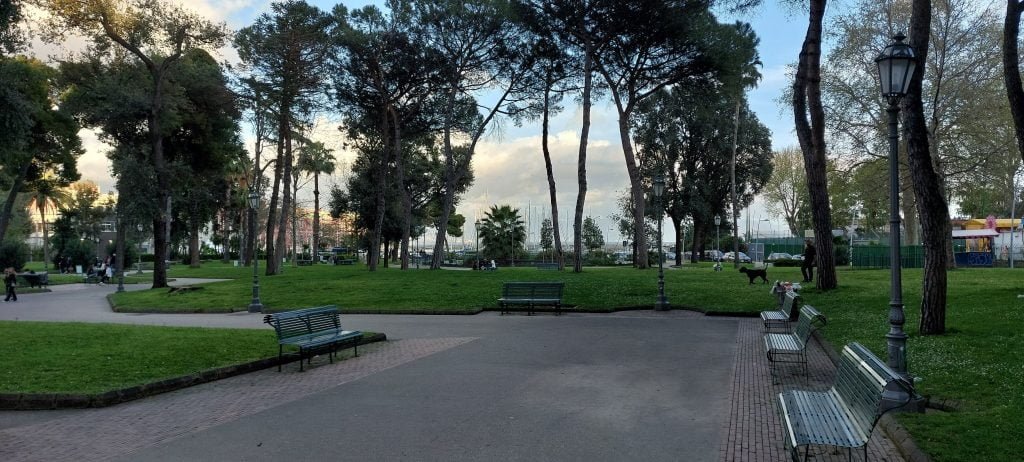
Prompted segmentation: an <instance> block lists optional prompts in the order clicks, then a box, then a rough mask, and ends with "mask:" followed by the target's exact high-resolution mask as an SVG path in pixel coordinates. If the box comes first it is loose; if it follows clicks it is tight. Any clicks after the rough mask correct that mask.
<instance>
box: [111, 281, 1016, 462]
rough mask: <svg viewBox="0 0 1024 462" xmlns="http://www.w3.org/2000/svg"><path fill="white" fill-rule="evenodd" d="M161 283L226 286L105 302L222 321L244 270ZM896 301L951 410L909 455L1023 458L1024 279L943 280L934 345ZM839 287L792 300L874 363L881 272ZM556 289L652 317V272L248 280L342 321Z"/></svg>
mask: <svg viewBox="0 0 1024 462" xmlns="http://www.w3.org/2000/svg"><path fill="white" fill-rule="evenodd" d="M170 276H171V277H201V276H205V277H220V278H237V279H235V280H233V281H229V282H222V283H213V284H209V285H208V286H207V287H206V288H204V289H203V290H199V291H195V292H189V293H184V294H180V295H169V294H167V291H166V290H149V291H142V292H133V293H124V294H116V295H114V300H115V303H116V304H117V306H118V309H119V310H122V311H164V312H226V311H231V310H243V309H245V306H246V304H248V302H249V298H250V296H251V282H252V279H251V276H252V269H251V268H234V267H228V266H225V265H222V264H219V263H212V264H209V263H208V264H206V265H204V268H200V269H189V268H187V267H184V266H181V265H177V266H175V267H174V268H172V270H171V273H170ZM903 276H904V283H903V286H904V287H903V289H904V293H903V300H904V304H905V305H906V314H907V322H906V325H905V330H906V331H907V333H908V334H909V335H910V340H909V343H908V353H909V357H908V361H909V369H910V371H911V373H912V374H913V375H915V376H919V377H921V378H922V381H921V382H920V383H919V384H918V390H919V391H920V392H921V393H923V394H925V395H931V396H935V397H941V398H945V399H953V400H956V401H959V402H960V403H962V408H963V409H962V410H960V411H958V412H949V413H947V412H930V413H929V414H926V415H900V416H899V417H898V418H899V420H900V422H902V423H904V424H905V425H906V426H907V427H908V428H909V429H910V430H911V433H912V434H913V435H914V437H915V439H916V440H917V442H918V444H919V445H920V446H921V447H922V448H923V449H924V450H925V451H926V452H927V453H929V454H930V455H931V456H932V457H934V459H935V460H937V461H944V460H945V461H959V460H986V461H990V460H1019V454H1022V453H1024V362H1022V361H1021V360H1020V358H1019V357H1018V356H1017V355H1018V354H1020V353H1021V352H1022V351H1024V299H1020V298H1017V295H1018V294H1021V293H1024V277H1022V276H1024V272H1021V271H1015V270H1010V269H962V270H954V271H951V272H950V273H949V303H948V309H947V322H946V325H947V327H948V329H949V332H948V333H947V334H946V335H941V336H929V337H921V336H919V335H918V328H917V323H918V321H919V319H920V316H919V310H920V303H921V277H922V273H921V270H919V269H906V270H904V272H903ZM769 277H770V278H771V279H772V280H775V279H781V280H799V279H800V273H799V268H771V269H770V270H769ZM838 277H839V285H840V288H839V289H837V290H834V291H830V292H819V291H817V290H816V289H814V288H813V287H808V288H805V289H804V291H803V295H804V299H805V302H806V303H809V304H811V305H814V306H815V307H817V308H818V309H820V310H821V311H822V312H823V313H824V314H825V315H826V316H827V317H828V320H829V323H828V326H827V327H826V328H825V329H824V330H823V334H824V335H825V336H826V337H827V338H828V340H829V341H830V342H831V343H832V344H833V345H834V346H836V347H840V346H842V345H843V344H845V343H847V342H850V341H858V342H861V343H864V344H865V345H866V346H868V347H869V348H871V349H872V350H874V352H875V353H876V354H878V355H879V357H881V358H885V354H886V350H885V337H884V336H885V333H886V332H888V330H889V326H888V311H889V272H888V270H851V269H846V268H843V269H840V270H839V273H838ZM544 280H560V281H565V283H566V291H565V302H566V303H568V304H571V305H576V306H578V307H579V309H583V310H588V311H615V310H619V309H628V308H634V307H643V308H648V307H652V306H653V303H654V300H655V297H656V291H657V271H656V270H650V271H639V270H635V269H632V268H586V269H585V271H584V272H583V273H581V274H574V273H571V272H554V271H539V270H537V269H534V268H509V267H506V268H501V269H499V270H498V271H497V272H482V271H425V270H411V271H404V272H403V271H399V270H396V269H381V270H379V271H377V272H375V273H370V272H368V271H366V268H365V267H364V266H362V265H356V266H326V265H317V266H312V267H300V268H291V267H287V268H286V270H285V274H283V275H278V276H273V277H265V276H262V275H261V276H260V283H261V286H262V291H261V295H262V300H263V302H264V303H266V304H267V305H268V306H270V307H271V308H272V309H278V310H280V309H288V308H297V307H309V306H317V305H326V304H335V305H338V306H339V308H340V309H341V310H342V311H343V312H344V311H346V310H349V311H350V312H351V311H353V310H358V311H379V312H406V311H422V312H429V313H473V312H476V311H478V310H480V309H483V308H494V307H495V305H496V301H495V300H496V298H497V297H498V294H499V293H500V290H501V284H502V282H505V281H544ZM768 291H769V286H767V285H761V284H756V285H752V286H751V285H748V284H747V280H746V278H745V277H744V276H743V275H741V274H739V273H737V272H736V271H735V270H734V269H733V268H731V267H730V266H726V270H725V271H723V272H720V273H715V272H713V271H711V269H710V267H709V266H708V265H706V264H702V265H699V266H687V267H684V268H682V269H672V270H667V271H666V293H667V295H668V298H669V300H670V301H671V303H672V305H673V306H674V307H688V308H692V309H698V310H701V311H706V312H710V313H738V312H744V313H756V312H758V311H760V310H763V309H766V308H768V307H769V306H770V305H771V297H770V296H769V294H768Z"/></svg>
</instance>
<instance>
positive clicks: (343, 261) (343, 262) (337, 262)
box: [334, 258, 356, 265]
mask: <svg viewBox="0 0 1024 462" xmlns="http://www.w3.org/2000/svg"><path fill="white" fill-rule="evenodd" d="M355 263H356V261H355V260H352V259H348V258H339V259H336V260H334V264H335V265H354V264H355Z"/></svg>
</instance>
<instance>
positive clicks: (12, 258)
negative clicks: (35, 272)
mask: <svg viewBox="0 0 1024 462" xmlns="http://www.w3.org/2000/svg"><path fill="white" fill-rule="evenodd" d="M28 254H29V248H28V245H26V244H25V243H24V242H18V241H14V240H6V241H4V242H3V243H0V268H8V267H11V268H14V269H16V270H19V271H20V270H21V269H22V268H23V267H24V266H25V262H26V261H28Z"/></svg>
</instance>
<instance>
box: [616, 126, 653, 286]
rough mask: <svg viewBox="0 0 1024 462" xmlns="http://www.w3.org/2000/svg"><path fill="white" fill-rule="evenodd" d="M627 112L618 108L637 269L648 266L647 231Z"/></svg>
mask: <svg viewBox="0 0 1024 462" xmlns="http://www.w3.org/2000/svg"><path fill="white" fill-rule="evenodd" d="M629 135H630V131H629V113H628V112H626V111H623V110H622V109H621V108H620V109H619V139H620V141H621V142H622V154H623V156H625V158H626V172H627V173H628V175H629V188H630V193H631V195H632V196H633V242H634V245H633V265H634V266H636V268H637V269H647V268H649V267H650V264H649V262H648V261H647V247H648V244H647V233H646V232H645V230H646V226H644V225H645V224H646V221H645V218H644V213H645V212H644V210H645V206H646V203H645V202H644V183H643V179H642V178H640V168H639V167H638V166H637V163H636V155H635V154H634V152H633V143H632V142H631V141H630V136H629Z"/></svg>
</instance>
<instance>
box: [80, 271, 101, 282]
mask: <svg viewBox="0 0 1024 462" xmlns="http://www.w3.org/2000/svg"><path fill="white" fill-rule="evenodd" d="M82 278H83V279H82V282H85V283H86V284H99V283H100V282H102V281H103V279H102V278H101V277H100V275H99V273H87V274H84V275H82Z"/></svg>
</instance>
